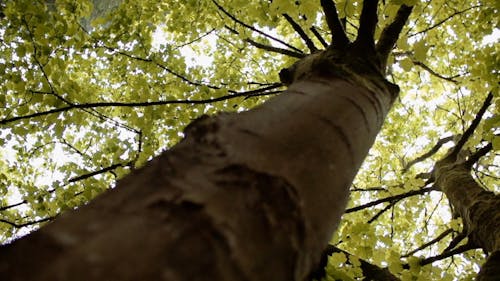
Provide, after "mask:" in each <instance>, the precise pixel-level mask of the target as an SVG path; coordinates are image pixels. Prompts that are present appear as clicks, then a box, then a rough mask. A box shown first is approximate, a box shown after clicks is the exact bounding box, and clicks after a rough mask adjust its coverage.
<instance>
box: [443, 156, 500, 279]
mask: <svg viewBox="0 0 500 281" xmlns="http://www.w3.org/2000/svg"><path fill="white" fill-rule="evenodd" d="M434 176H435V183H436V186H437V187H439V189H440V190H441V191H443V192H444V193H445V194H446V197H447V198H448V199H449V200H450V203H451V204H452V206H453V208H454V210H455V212H456V213H457V214H458V215H459V216H460V217H461V218H462V222H463V225H464V229H463V231H464V233H465V234H466V236H467V238H468V243H470V245H471V246H474V247H478V248H482V249H483V250H484V251H486V252H488V253H490V256H489V258H488V259H487V261H486V263H485V264H484V265H483V267H482V268H481V271H480V273H479V275H478V276H477V279H476V280H479V281H493V280H498V278H499V276H500V258H499V256H500V254H499V253H500V196H499V195H496V194H494V193H493V192H490V191H487V190H485V189H483V188H482V187H481V186H480V185H479V184H478V183H477V182H476V181H475V180H474V178H472V176H471V171H470V168H469V167H468V166H467V164H466V163H465V162H461V161H459V160H456V161H453V159H448V158H445V159H444V160H441V161H439V162H438V163H437V164H436V166H435V167H434Z"/></svg>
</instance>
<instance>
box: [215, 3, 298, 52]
mask: <svg viewBox="0 0 500 281" xmlns="http://www.w3.org/2000/svg"><path fill="white" fill-rule="evenodd" d="M212 2H213V3H214V4H215V6H217V8H218V9H219V10H220V11H221V12H223V13H224V14H225V15H226V16H228V17H229V18H230V19H232V20H233V21H235V22H236V23H238V24H240V25H242V26H244V27H246V28H248V29H250V30H252V31H255V32H257V33H259V34H261V35H263V36H264V37H267V38H269V39H271V40H274V41H276V42H279V43H281V44H283V45H285V46H287V47H288V48H290V49H293V50H295V51H297V52H299V53H303V52H302V50H301V49H299V48H297V47H294V46H292V45H290V44H288V43H286V42H285V41H283V40H280V39H278V38H276V37H274V36H271V35H269V34H267V33H265V32H262V31H260V30H258V29H257V28H255V27H253V26H251V25H248V24H246V23H244V22H242V21H240V20H239V19H237V18H236V17H235V16H233V15H231V14H230V13H229V12H228V11H226V10H225V9H224V8H223V7H222V6H221V5H219V3H217V1H215V0H212Z"/></svg>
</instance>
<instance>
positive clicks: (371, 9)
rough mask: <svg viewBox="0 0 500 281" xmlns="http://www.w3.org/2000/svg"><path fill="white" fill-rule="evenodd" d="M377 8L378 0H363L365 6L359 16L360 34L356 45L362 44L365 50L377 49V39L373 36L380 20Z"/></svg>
mask: <svg viewBox="0 0 500 281" xmlns="http://www.w3.org/2000/svg"><path fill="white" fill-rule="evenodd" d="M377 8H378V0H365V1H363V8H362V10H361V16H360V18H359V29H358V36H357V37H356V40H355V42H354V43H355V44H356V45H361V46H363V48H365V50H369V51H372V50H373V51H375V40H374V38H373V37H374V34H375V28H376V27H377V21H378V16H377ZM367 48H369V49H367Z"/></svg>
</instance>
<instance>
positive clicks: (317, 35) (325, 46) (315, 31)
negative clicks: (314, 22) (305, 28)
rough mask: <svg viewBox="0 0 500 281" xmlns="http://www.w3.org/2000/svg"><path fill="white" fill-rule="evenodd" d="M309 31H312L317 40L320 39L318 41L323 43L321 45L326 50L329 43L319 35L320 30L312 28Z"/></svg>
mask: <svg viewBox="0 0 500 281" xmlns="http://www.w3.org/2000/svg"><path fill="white" fill-rule="evenodd" d="M309 30H311V32H312V33H313V34H314V36H316V39H318V41H319V42H320V43H321V45H323V47H324V48H325V49H326V48H328V43H326V41H325V39H323V36H321V34H319V32H318V30H317V29H316V28H315V27H314V26H312V27H311V28H310V29H309Z"/></svg>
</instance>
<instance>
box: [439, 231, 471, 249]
mask: <svg viewBox="0 0 500 281" xmlns="http://www.w3.org/2000/svg"><path fill="white" fill-rule="evenodd" d="M465 238H467V234H466V233H465V231H462V232H460V233H459V234H458V235H457V236H455V237H454V238H453V239H451V242H450V244H449V245H448V247H446V249H444V250H443V253H446V252H448V251H450V250H451V249H453V248H455V246H457V245H458V243H460V242H461V241H462V240H464V239H465Z"/></svg>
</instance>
